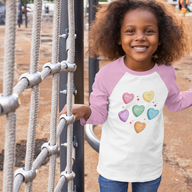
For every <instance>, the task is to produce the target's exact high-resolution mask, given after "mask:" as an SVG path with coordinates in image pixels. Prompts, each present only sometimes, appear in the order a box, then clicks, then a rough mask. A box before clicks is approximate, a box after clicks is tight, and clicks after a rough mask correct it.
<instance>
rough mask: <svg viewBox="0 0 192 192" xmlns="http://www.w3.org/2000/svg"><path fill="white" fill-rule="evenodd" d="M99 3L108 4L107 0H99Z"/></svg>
mask: <svg viewBox="0 0 192 192" xmlns="http://www.w3.org/2000/svg"><path fill="white" fill-rule="evenodd" d="M99 2H108V1H107V0H99Z"/></svg>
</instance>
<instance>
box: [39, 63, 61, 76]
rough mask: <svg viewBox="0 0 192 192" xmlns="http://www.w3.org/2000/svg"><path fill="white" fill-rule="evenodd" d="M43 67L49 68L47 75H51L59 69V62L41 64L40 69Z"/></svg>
mask: <svg viewBox="0 0 192 192" xmlns="http://www.w3.org/2000/svg"><path fill="white" fill-rule="evenodd" d="M45 67H48V68H50V70H51V72H50V73H49V75H53V74H55V73H59V72H60V71H61V63H56V64H53V63H46V64H45V65H43V67H42V69H44V68H45Z"/></svg>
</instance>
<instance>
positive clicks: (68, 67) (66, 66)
mask: <svg viewBox="0 0 192 192" xmlns="http://www.w3.org/2000/svg"><path fill="white" fill-rule="evenodd" d="M76 68H77V65H76V64H75V63H73V64H72V63H69V61H62V62H61V70H62V71H66V72H74V71H75V70H76Z"/></svg>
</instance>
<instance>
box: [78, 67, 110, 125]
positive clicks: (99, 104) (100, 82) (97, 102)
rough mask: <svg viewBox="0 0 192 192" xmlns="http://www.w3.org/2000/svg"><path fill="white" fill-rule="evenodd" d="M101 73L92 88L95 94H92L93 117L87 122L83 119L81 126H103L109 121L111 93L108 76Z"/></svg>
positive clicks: (97, 75)
mask: <svg viewBox="0 0 192 192" xmlns="http://www.w3.org/2000/svg"><path fill="white" fill-rule="evenodd" d="M101 71H102V70H101ZM101 71H99V72H98V73H97V74H96V77H95V81H94V83H93V86H92V89H93V92H92V93H91V94H90V108H91V116H90V117H89V119H88V120H87V121H85V120H84V119H83V118H81V119H80V122H81V125H85V124H93V125H98V124H102V123H103V122H104V121H105V120H106V119H107V116H108V97H109V93H108V91H107V88H106V84H105V78H106V74H105V73H103V72H101Z"/></svg>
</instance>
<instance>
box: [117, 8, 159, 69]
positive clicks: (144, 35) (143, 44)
mask: <svg viewBox="0 0 192 192" xmlns="http://www.w3.org/2000/svg"><path fill="white" fill-rule="evenodd" d="M119 44H121V46H122V48H123V50H124V52H125V54H126V57H125V60H124V61H125V65H126V66H127V67H129V68H130V69H132V70H135V71H146V70H149V69H151V68H152V67H153V66H154V63H153V62H152V61H151V60H152V55H153V53H155V51H156V50H157V47H158V45H159V44H160V43H159V30H158V22H157V19H156V16H155V15H154V14H153V13H152V12H150V11H148V10H143V9H139V8H138V9H135V10H132V11H129V12H127V13H126V14H125V17H124V20H123V23H122V26H121V39H120V41H119Z"/></svg>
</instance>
